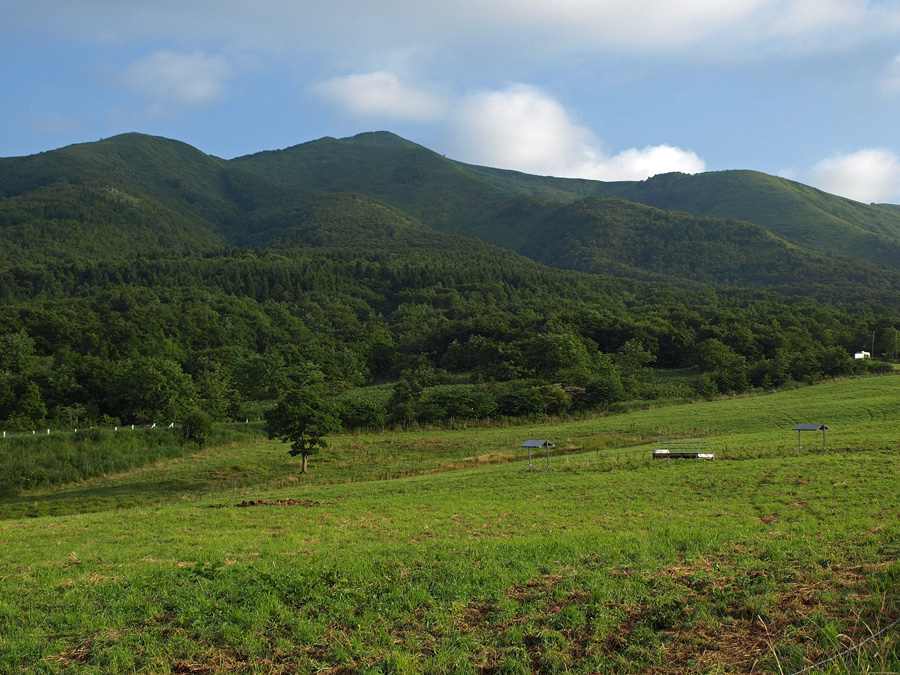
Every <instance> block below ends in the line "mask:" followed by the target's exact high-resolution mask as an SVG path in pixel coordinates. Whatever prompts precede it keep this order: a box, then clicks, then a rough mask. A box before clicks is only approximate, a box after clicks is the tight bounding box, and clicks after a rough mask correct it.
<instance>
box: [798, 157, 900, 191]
mask: <svg viewBox="0 0 900 675" xmlns="http://www.w3.org/2000/svg"><path fill="white" fill-rule="evenodd" d="M810 183H811V184H812V185H815V186H816V187H818V188H821V189H822V190H825V191H826V192H831V193H833V194H837V195H841V196H842V197H849V198H850V199H855V200H857V201H861V202H885V201H892V200H897V199H900V157H898V156H897V154H896V153H895V152H893V151H891V150H886V149H883V148H871V149H866V150H859V151H858V152H854V153H851V154H849V155H838V156H835V157H830V158H828V159H825V160H822V161H821V162H819V163H818V164H816V165H815V166H814V167H813V169H812V171H811V172H810Z"/></svg>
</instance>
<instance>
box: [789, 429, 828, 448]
mask: <svg viewBox="0 0 900 675" xmlns="http://www.w3.org/2000/svg"><path fill="white" fill-rule="evenodd" d="M794 431H796V432H797V454H798V455H800V454H803V432H804V431H821V432H822V452H826V451H827V450H828V448H827V447H826V446H825V432H826V431H828V427H826V426H825V425H824V424H798V425H797V426H795V427H794Z"/></svg>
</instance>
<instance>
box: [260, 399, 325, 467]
mask: <svg viewBox="0 0 900 675" xmlns="http://www.w3.org/2000/svg"><path fill="white" fill-rule="evenodd" d="M340 424H341V423H340V420H339V419H338V416H337V412H336V411H335V409H334V406H333V405H332V404H331V403H329V402H328V401H326V400H325V399H323V398H322V397H321V396H319V395H318V394H316V393H315V392H313V391H311V390H309V389H306V388H304V389H289V390H288V391H286V392H285V393H284V395H283V396H282V397H281V398H280V399H279V400H278V403H277V404H276V405H275V407H274V408H272V409H271V410H269V411H268V412H267V413H266V432H267V433H268V435H269V438H271V439H275V438H280V439H281V441H282V442H283V443H290V444H291V449H290V450H288V454H290V456H291V457H296V456H297V455H300V457H301V458H302V459H303V469H302V470H301V473H306V469H307V460H308V459H309V457H310V455H314V454H316V453H317V452H319V450H320V449H322V448H326V447H328V446H327V444H326V443H325V439H324V438H323V437H324V436H325V434H327V433H329V432H331V431H336V430H337V429H339V428H340Z"/></svg>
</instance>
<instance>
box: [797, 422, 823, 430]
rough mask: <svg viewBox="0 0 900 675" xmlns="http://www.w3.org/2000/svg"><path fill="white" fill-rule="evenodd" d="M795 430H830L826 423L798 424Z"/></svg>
mask: <svg viewBox="0 0 900 675" xmlns="http://www.w3.org/2000/svg"><path fill="white" fill-rule="evenodd" d="M794 431H828V427H826V426H825V425H824V424H798V425H797V426H795V427H794Z"/></svg>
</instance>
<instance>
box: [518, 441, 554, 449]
mask: <svg viewBox="0 0 900 675" xmlns="http://www.w3.org/2000/svg"><path fill="white" fill-rule="evenodd" d="M522 447H523V448H552V447H555V446H554V445H553V443H551V442H550V441H525V442H524V443H522Z"/></svg>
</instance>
